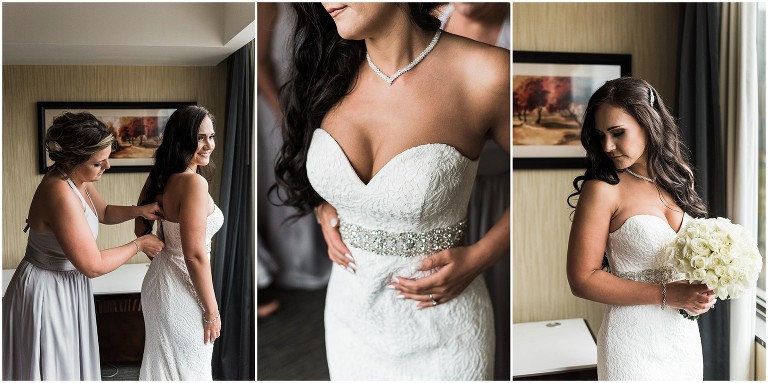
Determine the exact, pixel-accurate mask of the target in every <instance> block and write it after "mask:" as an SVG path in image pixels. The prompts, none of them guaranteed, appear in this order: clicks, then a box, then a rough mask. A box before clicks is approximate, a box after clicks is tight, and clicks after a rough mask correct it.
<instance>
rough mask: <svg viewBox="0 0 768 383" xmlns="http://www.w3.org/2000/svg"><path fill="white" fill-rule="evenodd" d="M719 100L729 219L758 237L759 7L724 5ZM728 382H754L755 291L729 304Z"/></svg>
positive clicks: (741, 4)
mask: <svg viewBox="0 0 768 383" xmlns="http://www.w3.org/2000/svg"><path fill="white" fill-rule="evenodd" d="M720 31H721V32H720V33H721V34H720V53H721V55H720V57H721V59H720V99H721V100H722V103H721V112H722V113H721V116H722V117H721V118H722V121H721V122H722V124H723V125H722V126H724V127H725V129H724V130H725V137H724V139H725V143H726V161H727V164H726V174H727V183H726V188H727V189H726V190H727V192H726V196H727V202H726V203H727V205H726V206H727V207H726V211H727V215H728V218H730V219H731V220H732V221H733V222H734V223H738V224H740V225H742V226H744V227H745V228H746V229H747V230H749V231H750V232H751V233H752V235H753V236H754V237H755V238H757V182H758V173H757V167H758V163H757V161H758V157H757V149H758V147H757V143H758V138H757V137H758V127H757V121H758V120H757V118H758V109H757V99H758V98H757V4H756V3H724V4H722V8H721V28H720ZM730 310H731V312H730V314H731V324H730V326H731V327H730V335H731V336H730V378H731V380H752V379H754V359H755V355H754V342H755V292H754V291H753V292H751V293H746V294H745V295H744V296H743V297H742V298H740V299H735V300H733V301H732V302H731V305H730Z"/></svg>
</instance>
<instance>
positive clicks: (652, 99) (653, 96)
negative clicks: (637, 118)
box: [648, 88, 656, 108]
mask: <svg viewBox="0 0 768 383" xmlns="http://www.w3.org/2000/svg"><path fill="white" fill-rule="evenodd" d="M648 92H650V93H651V108H653V103H654V102H656V96H655V95H654V94H653V89H651V88H648Z"/></svg>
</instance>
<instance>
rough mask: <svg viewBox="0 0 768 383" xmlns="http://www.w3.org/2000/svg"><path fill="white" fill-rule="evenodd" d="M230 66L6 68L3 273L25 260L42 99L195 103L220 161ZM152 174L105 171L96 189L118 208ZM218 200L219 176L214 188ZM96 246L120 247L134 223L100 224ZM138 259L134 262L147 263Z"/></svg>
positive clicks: (131, 201) (37, 177) (141, 257)
mask: <svg viewBox="0 0 768 383" xmlns="http://www.w3.org/2000/svg"><path fill="white" fill-rule="evenodd" d="M225 89H226V64H224V63H222V64H219V65H218V66H216V67H151V66H63V65H62V66H42V65H38V66H13V65H5V66H3V120H2V130H3V134H2V145H3V221H2V222H3V249H2V252H3V268H4V269H7V268H15V267H16V266H17V265H18V264H19V262H20V261H21V259H22V258H23V257H24V249H25V247H26V244H27V234H25V233H23V232H22V230H21V229H22V228H23V227H24V222H25V219H26V217H27V211H28V209H29V204H30V202H31V201H32V195H33V194H34V192H35V189H36V188H37V185H38V183H40V180H41V179H42V175H41V174H39V172H38V159H37V158H38V146H39V144H38V133H37V115H36V103H37V102H38V101H196V102H197V104H198V105H201V106H205V107H206V108H208V110H210V111H211V113H213V115H214V116H216V118H217V121H216V130H217V135H218V136H219V138H220V140H219V146H218V147H217V149H216V150H215V151H214V161H215V163H217V164H221V159H222V158H223V157H222V153H223V151H224V147H223V145H222V143H223V142H224V140H223V138H224V133H225V132H224V108H225ZM146 177H147V173H146V172H144V173H110V172H109V171H107V173H105V174H104V176H103V177H102V179H101V181H99V182H96V183H95V184H94V185H95V186H96V189H97V190H98V191H99V193H100V194H101V196H102V197H103V198H104V199H105V200H106V201H107V202H108V203H110V204H113V205H132V204H135V203H136V199H137V198H138V194H139V190H140V189H141V186H142V185H143V183H144V180H145V179H146ZM210 191H211V195H212V196H213V198H214V200H216V201H218V197H219V177H218V176H215V177H214V180H213V182H212V183H211V184H210ZM99 230H100V231H99V239H98V245H99V248H101V249H105V248H109V247H114V246H119V245H123V244H125V243H127V242H129V241H130V240H131V239H133V238H135V237H134V235H133V223H132V221H130V222H127V223H123V224H119V225H110V226H108V225H101V227H100V228H99ZM147 261H148V260H147V258H146V256H144V255H143V254H142V255H138V256H136V257H134V258H132V259H131V263H142V262H147Z"/></svg>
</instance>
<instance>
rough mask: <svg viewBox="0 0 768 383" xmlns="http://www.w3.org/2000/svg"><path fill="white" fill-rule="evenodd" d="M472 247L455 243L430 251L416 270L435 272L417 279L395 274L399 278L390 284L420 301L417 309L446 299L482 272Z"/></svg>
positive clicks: (407, 297) (456, 293)
mask: <svg viewBox="0 0 768 383" xmlns="http://www.w3.org/2000/svg"><path fill="white" fill-rule="evenodd" d="M472 251H473V248H472V247H454V248H451V249H447V250H443V251H440V252H437V253H435V254H432V255H430V256H429V257H427V258H424V260H422V261H421V267H420V268H418V269H417V270H421V271H426V270H431V269H437V271H436V272H434V273H432V274H430V275H428V276H426V277H424V278H420V279H408V278H405V277H402V276H397V279H398V282H393V283H392V284H391V285H392V286H394V288H395V289H397V290H398V291H399V292H400V294H402V295H403V297H404V298H406V299H413V300H416V301H420V303H418V304H417V306H416V307H417V308H419V309H422V308H425V307H431V306H436V305H437V304H442V303H445V302H447V301H449V300H451V299H453V298H455V297H457V296H458V295H459V294H461V292H462V291H464V289H465V288H467V286H469V284H470V283H471V282H472V281H473V280H474V279H475V278H476V277H477V276H478V275H480V273H481V272H482V268H481V267H480V265H477V264H475V263H476V262H473V260H475V259H477V257H475V256H473V254H472ZM430 294H431V297H430ZM433 300H434V302H435V303H433Z"/></svg>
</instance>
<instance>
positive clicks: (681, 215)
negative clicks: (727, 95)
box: [567, 77, 715, 381]
mask: <svg viewBox="0 0 768 383" xmlns="http://www.w3.org/2000/svg"><path fill="white" fill-rule="evenodd" d="M581 143H582V145H583V146H584V148H585V149H586V150H587V159H588V162H589V164H588V166H587V171H586V173H585V174H584V175H583V176H579V177H577V178H576V179H575V180H574V186H575V187H576V192H574V193H573V194H572V195H571V197H573V196H579V199H578V204H577V206H576V212H575V215H574V217H573V225H572V226H571V236H570V241H569V243H568V266H567V271H568V282H569V283H570V285H571V290H572V291H573V293H574V295H576V296H578V297H581V298H584V299H589V300H592V301H596V302H601V303H605V304H606V305H608V306H607V308H606V311H605V314H604V316H603V322H602V325H601V326H600V331H599V333H598V337H597V374H598V379H600V380H671V381H675V380H702V377H703V366H702V354H701V339H700V338H699V328H698V325H697V323H696V322H694V321H690V320H688V319H686V318H684V317H683V316H682V315H681V314H680V313H678V309H685V310H687V311H689V312H690V313H693V314H703V313H705V312H707V311H708V310H709V309H710V308H711V307H712V306H713V305H714V303H715V297H714V293H713V292H712V291H711V290H708V289H707V286H706V285H690V284H688V283H687V282H685V281H682V282H676V281H679V280H680V279H682V278H681V277H680V276H679V275H675V273H674V269H671V266H669V265H668V263H667V259H666V256H665V254H664V251H663V246H664V245H665V244H666V243H668V242H670V241H671V240H672V238H674V235H675V233H676V232H678V231H679V230H680V228H682V226H684V225H685V223H686V221H687V220H689V219H690V218H691V216H690V215H689V214H691V215H693V216H694V217H704V216H706V214H707V208H706V206H705V205H704V203H703V202H702V200H701V198H699V196H698V195H697V194H696V191H695V190H694V188H693V172H691V167H690V166H689V165H688V162H687V160H686V158H685V156H684V154H683V152H682V150H683V149H682V145H683V144H682V143H681V142H680V133H679V129H678V127H677V125H676V123H675V120H674V118H672V116H671V115H670V114H669V112H668V111H667V109H666V107H665V106H664V102H663V101H662V99H661V97H660V96H659V94H658V93H657V92H656V90H655V89H653V87H651V85H650V84H648V83H647V82H645V81H643V80H640V79H635V78H631V77H622V78H619V79H615V80H611V81H608V82H606V83H605V85H603V86H602V87H600V89H598V90H597V91H596V92H595V94H593V95H592V97H591V98H590V99H589V103H588V104H587V109H586V113H585V117H584V124H583V127H582V131H581ZM581 181H583V182H582V183H581V184H580V185H579V182H581ZM569 204H570V202H569ZM571 206H573V205H571ZM603 254H605V255H606V256H607V257H608V262H609V265H610V267H611V272H610V273H608V272H605V271H602V270H601V264H602V260H603Z"/></svg>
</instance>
